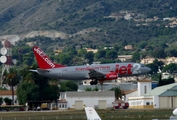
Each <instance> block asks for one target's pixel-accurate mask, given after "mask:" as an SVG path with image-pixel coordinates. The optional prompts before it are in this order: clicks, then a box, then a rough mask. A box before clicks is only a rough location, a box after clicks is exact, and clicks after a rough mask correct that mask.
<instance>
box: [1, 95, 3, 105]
mask: <svg viewBox="0 0 177 120" xmlns="http://www.w3.org/2000/svg"><path fill="white" fill-rule="evenodd" d="M2 103H3V98H2V97H0V105H2Z"/></svg>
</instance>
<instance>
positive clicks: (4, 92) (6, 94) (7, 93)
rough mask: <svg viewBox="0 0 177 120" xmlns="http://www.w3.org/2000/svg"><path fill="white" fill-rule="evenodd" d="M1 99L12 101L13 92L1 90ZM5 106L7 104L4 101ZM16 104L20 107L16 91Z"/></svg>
mask: <svg viewBox="0 0 177 120" xmlns="http://www.w3.org/2000/svg"><path fill="white" fill-rule="evenodd" d="M0 97H2V98H3V99H4V98H6V97H7V98H9V99H12V91H11V90H0ZM3 104H5V102H4V101H3ZM14 104H17V105H18V101H17V94H16V90H15V91H14Z"/></svg>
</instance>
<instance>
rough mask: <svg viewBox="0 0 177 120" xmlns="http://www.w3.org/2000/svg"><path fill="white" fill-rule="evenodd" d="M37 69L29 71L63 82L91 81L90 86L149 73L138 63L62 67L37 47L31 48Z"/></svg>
mask: <svg viewBox="0 0 177 120" xmlns="http://www.w3.org/2000/svg"><path fill="white" fill-rule="evenodd" d="M33 51H34V55H35V57H36V60H37V63H38V66H39V68H37V70H30V71H33V72H37V73H38V74H39V75H43V76H46V77H50V78H57V79H64V80H86V79H92V81H91V82H90V84H91V85H95V84H97V83H98V82H100V83H103V82H104V81H106V80H115V79H117V78H118V77H125V76H137V75H142V74H146V73H148V72H150V71H151V69H150V68H149V67H146V66H145V65H143V64H140V63H133V62H131V63H110V64H92V65H83V66H64V65H61V64H56V63H54V62H53V61H52V60H51V59H50V58H49V57H48V56H47V55H46V54H45V53H44V52H43V51H42V50H41V49H40V48H39V47H37V46H35V47H33Z"/></svg>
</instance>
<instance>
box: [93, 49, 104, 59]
mask: <svg viewBox="0 0 177 120" xmlns="http://www.w3.org/2000/svg"><path fill="white" fill-rule="evenodd" d="M95 57H96V58H97V59H100V58H105V57H106V50H98V52H97V53H95Z"/></svg>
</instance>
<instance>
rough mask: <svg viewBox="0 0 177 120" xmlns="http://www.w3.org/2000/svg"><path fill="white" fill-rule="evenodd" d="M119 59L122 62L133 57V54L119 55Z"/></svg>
mask: <svg viewBox="0 0 177 120" xmlns="http://www.w3.org/2000/svg"><path fill="white" fill-rule="evenodd" d="M118 59H119V60H120V61H122V62H125V61H129V60H131V59H132V55H119V56H118Z"/></svg>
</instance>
